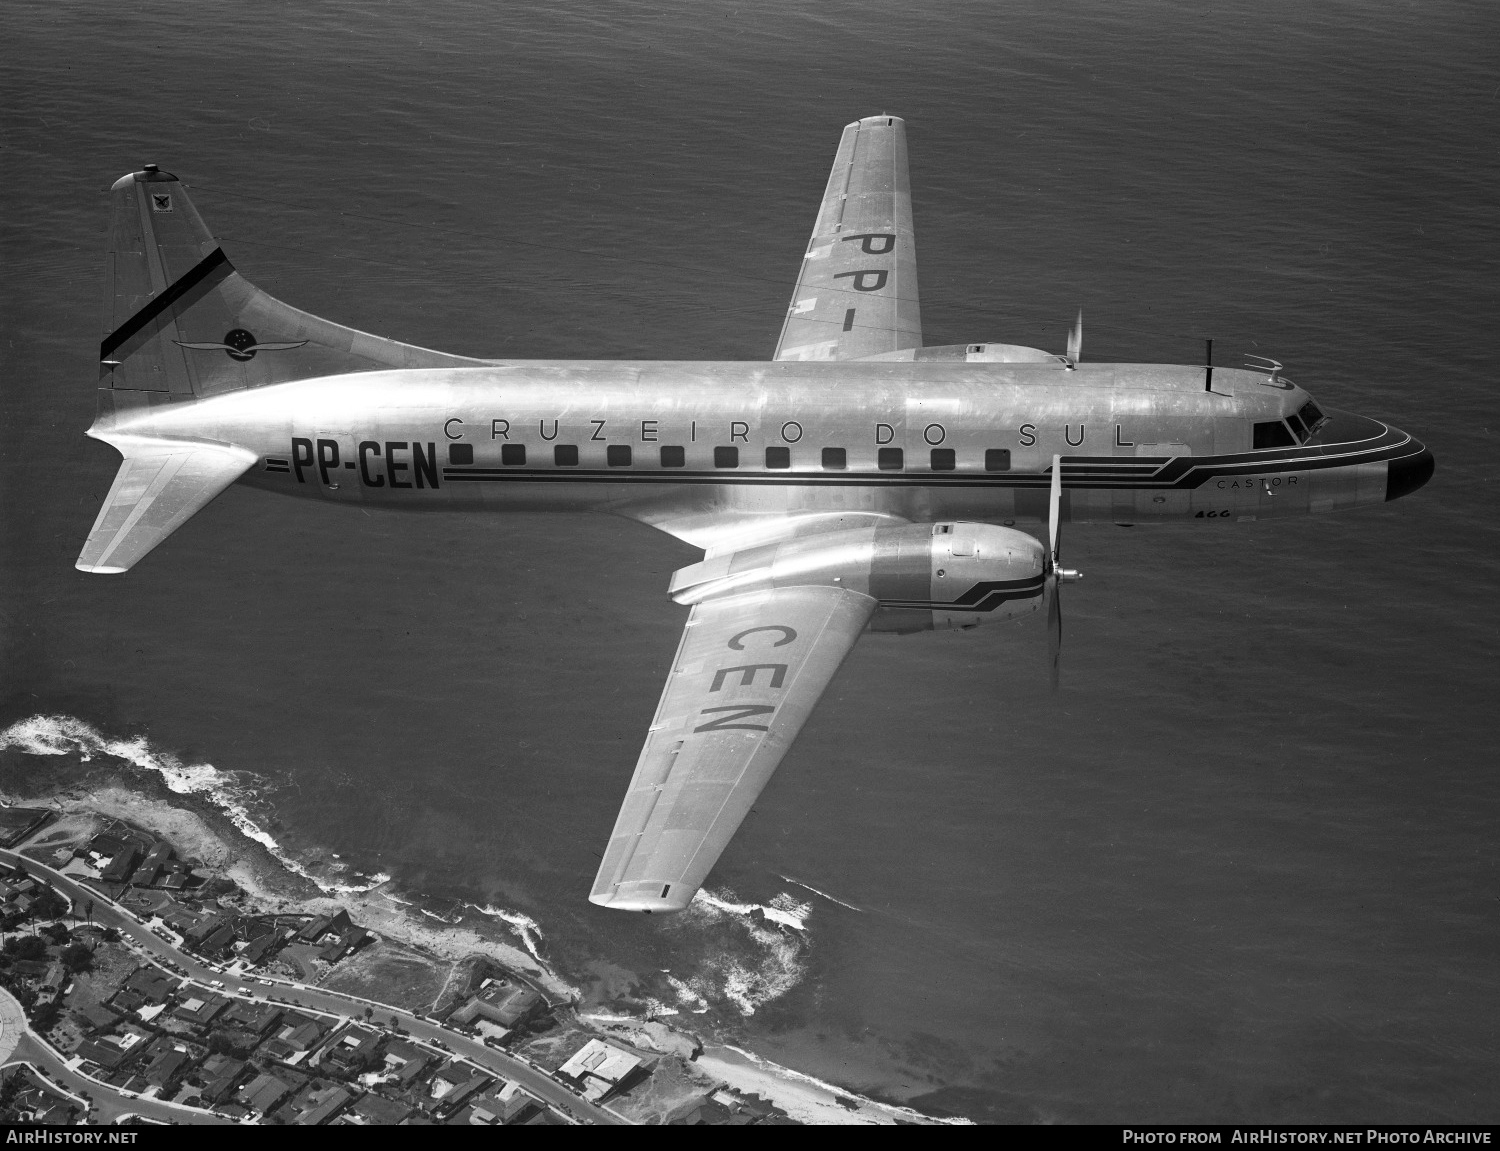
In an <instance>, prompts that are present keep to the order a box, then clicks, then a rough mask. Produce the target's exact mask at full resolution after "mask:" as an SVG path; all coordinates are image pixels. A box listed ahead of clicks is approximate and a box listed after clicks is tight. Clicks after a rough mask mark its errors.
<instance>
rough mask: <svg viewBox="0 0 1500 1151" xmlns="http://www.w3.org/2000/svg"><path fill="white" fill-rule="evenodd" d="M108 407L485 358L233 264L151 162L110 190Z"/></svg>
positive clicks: (103, 381)
mask: <svg viewBox="0 0 1500 1151" xmlns="http://www.w3.org/2000/svg"><path fill="white" fill-rule="evenodd" d="M110 193H111V197H112V200H113V204H112V208H113V222H112V227H111V234H110V248H109V256H108V262H107V268H106V277H107V281H108V282H107V285H106V290H105V307H104V337H103V340H102V342H101V344H100V348H99V360H100V364H99V374H100V382H99V386H100V388H101V389H104V394H102V395H101V407H102V408H104V407H112V408H114V409H116V410H118V409H121V408H132V407H139V406H142V405H144V404H155V403H170V402H173V401H178V400H188V399H193V398H197V397H202V396H210V395H217V394H219V393H221V392H226V391H234V390H237V389H240V388H254V387H263V386H265V385H267V384H277V383H285V382H286V381H288V380H298V379H307V378H310V377H313V376H324V375H338V374H341V373H345V372H363V371H379V370H382V369H387V368H422V367H463V366H473V365H479V364H483V363H485V362H486V361H483V360H476V359H470V358H468V357H466V356H453V355H448V354H447V353H444V352H434V351H430V350H428V349H426V348H418V347H414V346H412V345H410V344H402V343H399V342H397V341H395V340H387V339H383V338H381V337H379V336H372V335H369V334H367V333H364V332H359V331H355V330H354V329H353V328H346V327H343V326H342V325H339V324H335V323H331V322H330V321H328V320H323V319H320V318H318V317H317V316H313V315H309V314H308V313H306V312H303V311H299V310H298V309H296V308H293V307H291V306H290V305H287V304H283V303H282V302H281V301H279V300H276V299H273V298H272V297H271V296H268V295H267V294H266V293H265V292H262V291H261V290H260V289H258V288H256V287H255V286H254V285H252V284H251V283H250V282H249V281H247V280H246V279H245V278H244V277H243V276H241V275H240V274H239V273H238V272H236V271H235V269H234V266H233V265H232V264H231V263H230V262H229V258H228V257H227V256H226V255H225V254H224V250H223V249H222V248H220V247H219V244H218V241H217V240H215V239H214V237H213V234H212V233H211V232H210V231H209V230H208V227H207V226H206V225H205V224H204V223H203V219H202V217H201V216H199V215H198V211H197V209H196V208H194V207H193V203H192V201H191V200H190V199H189V198H188V195H187V192H186V190H185V189H184V187H183V184H182V182H181V181H180V180H178V178H177V177H176V176H174V175H172V174H171V173H170V172H163V171H161V170H160V169H159V168H157V166H156V165H154V164H148V165H146V166H145V168H144V169H142V170H141V171H139V172H132V173H131V174H130V175H128V176H125V177H123V178H121V179H120V180H118V181H116V182H115V184H114V186H113V187H112V188H111V189H110Z"/></svg>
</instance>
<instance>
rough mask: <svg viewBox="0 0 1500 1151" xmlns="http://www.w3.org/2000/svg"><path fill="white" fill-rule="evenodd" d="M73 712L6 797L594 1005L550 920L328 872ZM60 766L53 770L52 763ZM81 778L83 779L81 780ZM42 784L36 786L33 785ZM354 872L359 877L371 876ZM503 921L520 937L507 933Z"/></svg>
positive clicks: (863, 1101)
mask: <svg viewBox="0 0 1500 1151" xmlns="http://www.w3.org/2000/svg"><path fill="white" fill-rule="evenodd" d="M59 718H60V717H35V718H34V720H29V721H23V724H17V725H12V727H11V728H9V729H6V730H5V731H3V732H0V768H5V767H9V766H11V765H12V764H15V763H16V762H17V761H16V759H15V758H13V757H17V756H24V757H26V759H27V760H30V763H29V765H28V766H30V767H31V768H32V769H33V770H31V771H27V772H24V773H22V774H23V775H26V776H30V777H33V778H31V779H30V780H28V782H31V783H32V784H33V787H28V788H22V789H20V790H21V791H24V792H28V794H20V793H18V792H17V791H16V790H15V789H13V788H12V787H10V786H9V783H10V780H9V779H8V778H5V777H0V802H4V803H7V804H10V803H23V804H27V805H37V804H45V805H47V806H50V807H52V808H53V809H54V810H56V811H57V812H58V813H59V814H60V815H61V816H62V817H63V818H64V820H66V821H69V822H74V821H76V823H77V825H78V830H79V831H80V832H81V830H82V827H83V825H84V823H85V821H87V820H88V819H90V818H92V819H94V820H96V821H99V822H102V821H103V820H107V819H118V820H121V821H123V822H125V823H129V824H132V825H134V826H137V827H140V828H143V829H146V830H148V831H151V832H153V833H155V834H157V835H159V836H161V837H163V838H166V839H168V840H170V841H172V842H173V844H174V846H176V847H177V848H178V850H179V852H180V853H181V854H183V855H184V856H188V857H194V858H197V859H198V860H200V861H201V862H202V864H203V865H204V867H205V868H207V869H211V870H214V871H216V872H218V873H219V874H220V875H222V876H223V877H224V878H226V879H228V880H230V881H232V882H233V883H234V884H235V885H236V886H237V887H238V888H239V889H240V891H241V892H242V897H241V898H242V901H243V902H244V903H245V904H247V906H249V907H250V908H253V909H255V910H264V911H270V912H283V913H288V912H306V913H310V914H327V913H331V912H332V911H333V910H334V909H336V908H340V907H342V908H344V909H346V910H347V911H348V912H349V913H350V915H351V917H352V918H353V919H354V920H355V921H356V922H359V923H361V924H362V925H364V926H366V927H368V928H369V929H370V930H371V931H372V932H373V933H374V934H375V935H376V936H377V937H381V938H384V939H386V940H388V941H391V942H392V943H393V944H394V945H396V946H399V947H405V948H409V949H411V950H413V951H416V952H418V953H420V954H422V955H425V956H427V957H428V958H430V959H433V960H438V961H441V962H445V963H451V964H455V965H457V964H460V963H462V962H463V961H464V960H470V959H474V958H476V957H481V956H482V957H485V958H488V959H491V960H493V961H495V962H496V963H498V964H500V965H501V966H503V967H506V968H509V969H511V970H513V971H516V972H518V973H520V974H522V975H523V976H525V977H526V978H527V979H529V980H531V981H532V982H533V983H534V984H535V985H536V986H537V987H538V989H540V990H542V991H544V992H545V993H546V994H547V995H548V996H549V997H551V998H552V999H553V1000H554V1001H556V1002H564V1003H570V1004H572V1005H573V1006H574V1007H575V1008H578V1007H580V1005H581V1004H582V1003H583V1002H584V999H585V996H584V993H583V992H582V991H581V990H580V989H579V988H578V987H575V986H574V985H573V984H572V983H570V982H569V981H568V980H566V979H565V978H563V977H562V976H561V975H560V974H559V973H558V972H557V971H555V970H554V969H553V968H552V967H551V965H549V964H548V963H547V962H546V960H544V959H543V958H542V956H541V954H540V947H539V943H540V941H541V938H542V935H541V930H540V928H539V927H538V925H537V924H536V923H535V922H534V921H533V920H531V919H530V917H528V916H526V915H525V914H523V913H520V912H514V911H508V910H506V909H504V908H496V907H491V906H482V907H481V906H479V905H476V904H464V905H463V906H464V907H465V909H466V910H467V911H472V912H473V913H475V914H477V915H480V916H487V917H489V919H491V920H492V921H493V922H494V924H495V928H496V935H495V936H491V935H488V934H484V933H481V932H480V931H477V930H474V929H473V927H471V926H469V925H467V924H462V923H454V922H449V921H448V920H446V919H443V918H442V917H440V916H438V915H437V914H436V913H434V912H432V911H429V910H427V909H426V908H425V907H424V906H423V899H422V897H421V895H420V893H408V892H405V891H399V890H396V889H394V885H393V882H392V880H391V879H390V877H388V876H382V875H375V876H372V877H369V878H370V882H368V883H344V882H337V881H327V880H325V879H323V878H322V877H321V876H319V875H318V874H317V872H316V865H314V866H311V867H310V866H309V865H308V864H306V863H304V862H303V861H302V860H300V859H297V858H296V857H295V856H294V855H292V853H290V852H289V851H288V850H287V849H286V848H284V847H283V845H282V844H280V843H279V842H277V841H276V840H275V839H274V838H273V837H272V836H271V835H270V834H269V833H268V832H266V831H265V830H264V828H263V827H261V825H260V824H259V823H258V822H256V820H255V817H254V816H253V814H252V812H251V810H250V805H251V804H252V803H253V802H254V796H253V795H252V794H250V793H249V790H250V789H248V788H244V787H243V786H242V785H240V784H238V783H237V781H233V780H230V779H228V778H227V777H226V776H225V775H224V774H223V773H220V772H218V771H217V770H216V769H214V768H213V767H211V766H209V765H195V766H193V767H189V768H184V767H183V766H182V765H181V764H180V763H178V762H177V761H175V760H173V759H171V758H170V757H166V756H163V755H162V754H161V753H158V752H154V751H152V750H150V749H149V747H148V746H147V744H146V741H145V740H144V739H137V740H131V741H112V740H106V739H105V738H104V737H102V736H100V735H99V733H97V732H96V731H94V729H92V728H90V727H88V725H85V724H81V723H80V722H79V721H76V720H72V721H66V727H62V726H61V725H60V724H57V723H54V726H53V727H52V728H51V729H50V730H39V728H38V724H37V723H36V722H35V721H36V720H42V719H47V720H53V721H56V720H58V719H59ZM122 751H123V752H124V754H121V752H122ZM57 756H63V757H67V758H66V759H65V760H54V761H53V762H52V763H51V764H48V763H47V762H46V761H45V760H40V759H39V758H34V757H57ZM54 765H55V766H54ZM49 767H50V768H51V770H47V769H48V768H49ZM70 767H72V769H73V770H71V771H70V770H69V768H70ZM36 769H41V770H36ZM79 772H81V773H82V774H81V777H80V776H79V775H78V773H79ZM68 775H72V776H73V778H72V779H67V778H66V776H68ZM37 777H39V778H37ZM33 791H35V792H36V793H35V794H29V793H30V792H33ZM59 830H60V824H59V823H57V822H54V823H52V824H49V825H48V826H47V827H44V828H43V829H42V830H41V832H40V833H38V835H35V836H32V837H30V839H29V840H28V842H30V843H36V842H42V843H46V842H48V840H49V838H54V837H55V836H56V835H57V832H58V831H59ZM319 854H321V853H319ZM352 877H358V873H353V876H352ZM701 903H702V906H700V907H696V912H697V914H699V915H706V916H710V917H717V916H721V915H725V914H736V913H741V912H748V911H750V910H752V908H751V907H749V906H746V907H740V906H739V905H737V904H733V903H729V902H726V901H724V900H722V899H720V898H718V897H716V896H713V895H710V894H708V893H703V898H702V900H701ZM756 910H759V911H760V912H761V913H762V914H764V913H766V912H770V913H771V915H770V916H769V918H771V919H772V920H780V921H781V923H780V925H781V926H786V927H789V928H797V927H800V926H801V922H800V921H801V919H802V917H803V916H805V914H806V909H805V908H802V907H797V906H795V905H793V904H792V903H788V904H787V906H786V907H785V908H781V907H773V908H758V909H756ZM799 913H800V914H799ZM758 930H762V929H758ZM501 931H503V932H505V933H507V934H508V935H510V936H512V937H513V938H514V939H515V941H516V942H514V943H512V942H509V941H508V940H506V939H504V938H501V937H499V933H500V932H501ZM684 993H685V995H684ZM691 996H692V993H691V991H689V990H688V989H687V988H685V987H684V988H681V989H679V998H686V997H691ZM614 1010H618V1008H615V1009H614ZM616 1018H620V1019H621V1022H624V1019H623V1018H621V1017H619V1016H616ZM577 1022H578V1023H579V1025H581V1026H584V1027H586V1028H587V1029H589V1030H592V1031H597V1033H598V1034H600V1035H605V1034H608V1033H609V1032H608V1029H605V1028H598V1027H594V1026H591V1025H590V1023H589V1016H588V1015H585V1014H578V1015H577ZM632 1023H633V1025H634V1026H636V1027H641V1028H644V1027H646V1026H648V1025H649V1026H653V1027H662V1026H665V1028H666V1029H667V1030H669V1031H670V1032H672V1033H673V1034H674V1035H676V1036H677V1037H679V1039H678V1042H676V1043H673V1044H669V1045H668V1046H686V1047H687V1048H689V1049H691V1048H694V1047H700V1046H702V1047H703V1050H702V1052H701V1053H700V1054H699V1055H698V1057H697V1058H695V1059H693V1060H692V1061H691V1063H690V1064H689V1066H690V1067H691V1068H693V1069H695V1071H696V1072H697V1073H698V1074H699V1075H701V1076H703V1077H704V1078H706V1079H711V1080H717V1081H720V1082H723V1083H727V1084H728V1085H729V1086H731V1087H733V1088H735V1089H737V1090H740V1091H743V1092H745V1093H749V1094H757V1095H760V1096H762V1097H764V1098H765V1099H767V1100H769V1101H770V1102H772V1103H774V1104H775V1105H776V1106H777V1107H779V1108H781V1109H782V1110H784V1111H785V1112H786V1113H787V1114H788V1115H790V1116H792V1117H793V1118H794V1119H797V1120H798V1121H799V1122H802V1123H808V1124H830V1123H837V1124H847V1123H857V1124H882V1125H886V1124H893V1123H918V1124H949V1123H964V1122H967V1121H966V1120H961V1119H959V1120H955V1119H939V1118H935V1117H932V1116H927V1115H923V1114H921V1113H919V1112H916V1111H914V1110H911V1109H909V1108H905V1107H900V1106H897V1105H893V1104H889V1103H883V1102H879V1101H877V1100H874V1099H870V1098H867V1097H865V1096H862V1095H860V1094H858V1093H857V1092H856V1091H854V1090H852V1089H848V1088H843V1087H839V1086H837V1085H834V1084H830V1083H827V1082H824V1081H823V1080H820V1079H817V1078H814V1077H813V1076H811V1075H807V1074H804V1073H802V1072H799V1071H796V1070H793V1069H791V1068H787V1067H783V1066H781V1065H779V1064H776V1063H773V1062H771V1061H770V1060H767V1059H764V1058H763V1057H761V1056H759V1055H757V1054H755V1053H753V1052H751V1051H747V1050H745V1049H743V1048H741V1047H737V1046H732V1045H728V1044H723V1043H719V1042H710V1043H709V1044H707V1045H706V1046H704V1045H703V1044H702V1041H701V1040H700V1038H699V1036H697V1035H696V1034H694V1033H693V1032H692V1031H690V1030H686V1029H684V1028H679V1027H675V1026H673V1025H672V1024H671V1023H670V1022H667V1021H665V1020H660V1019H659V1018H658V1019H657V1020H656V1021H655V1022H651V1021H650V1020H647V1019H641V1020H633V1021H632Z"/></svg>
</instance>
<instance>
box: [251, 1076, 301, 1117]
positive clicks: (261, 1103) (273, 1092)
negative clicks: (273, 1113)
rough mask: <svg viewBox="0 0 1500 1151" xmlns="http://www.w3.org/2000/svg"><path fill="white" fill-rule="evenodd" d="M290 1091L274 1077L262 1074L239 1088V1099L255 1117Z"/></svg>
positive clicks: (271, 1107) (262, 1113)
mask: <svg viewBox="0 0 1500 1151" xmlns="http://www.w3.org/2000/svg"><path fill="white" fill-rule="evenodd" d="M291 1092H292V1089H291V1088H290V1087H289V1086H287V1084H285V1083H284V1082H282V1081H281V1080H280V1079H278V1078H276V1076H274V1075H270V1074H262V1075H258V1076H256V1077H255V1079H253V1080H251V1081H250V1083H248V1084H247V1085H246V1086H244V1087H242V1088H240V1099H241V1101H242V1102H243V1103H244V1105H245V1106H246V1107H247V1108H249V1109H250V1110H251V1111H253V1112H255V1113H256V1114H257V1115H264V1114H266V1113H267V1112H268V1111H270V1110H272V1109H273V1108H274V1107H275V1106H276V1105H277V1104H278V1103H280V1102H281V1101H282V1100H283V1099H285V1098H286V1097H287V1096H288V1095H290V1094H291Z"/></svg>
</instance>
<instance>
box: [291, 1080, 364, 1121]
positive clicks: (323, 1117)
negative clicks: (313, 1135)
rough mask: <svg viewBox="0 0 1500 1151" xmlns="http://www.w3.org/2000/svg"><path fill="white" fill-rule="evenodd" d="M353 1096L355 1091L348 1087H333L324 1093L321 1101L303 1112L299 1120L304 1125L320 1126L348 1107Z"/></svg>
mask: <svg viewBox="0 0 1500 1151" xmlns="http://www.w3.org/2000/svg"><path fill="white" fill-rule="evenodd" d="M353 1098H354V1093H353V1092H352V1091H350V1090H349V1089H348V1088H346V1087H338V1086H335V1087H331V1088H329V1089H328V1090H327V1091H326V1093H323V1096H322V1100H321V1102H319V1103H318V1104H317V1105H316V1106H315V1107H312V1108H311V1109H309V1110H306V1111H304V1112H302V1116H301V1118H299V1119H298V1120H297V1122H298V1124H300V1125H301V1126H304V1127H320V1126H322V1125H323V1124H324V1123H327V1122H328V1121H329V1120H330V1119H332V1118H333V1117H334V1116H335V1115H337V1114H338V1113H339V1112H340V1111H342V1110H343V1109H344V1108H345V1107H347V1106H348V1105H349V1103H350V1101H351V1100H352V1099H353Z"/></svg>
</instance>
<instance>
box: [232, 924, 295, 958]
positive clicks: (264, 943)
mask: <svg viewBox="0 0 1500 1151" xmlns="http://www.w3.org/2000/svg"><path fill="white" fill-rule="evenodd" d="M285 938H286V933H285V932H283V931H279V930H275V929H273V930H271V931H268V932H266V933H265V934H264V935H257V936H256V937H255V938H254V939H252V940H250V942H249V943H247V944H246V945H245V949H244V950H243V951H241V952H240V959H241V960H242V961H243V962H244V963H246V964H248V965H249V966H251V967H257V966H259V965H260V964H261V963H263V962H264V961H265V959H266V957H267V956H269V955H270V954H271V952H272V951H274V950H275V949H276V948H277V947H279V946H280V945H281V943H282V942H283V941H284V940H285Z"/></svg>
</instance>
